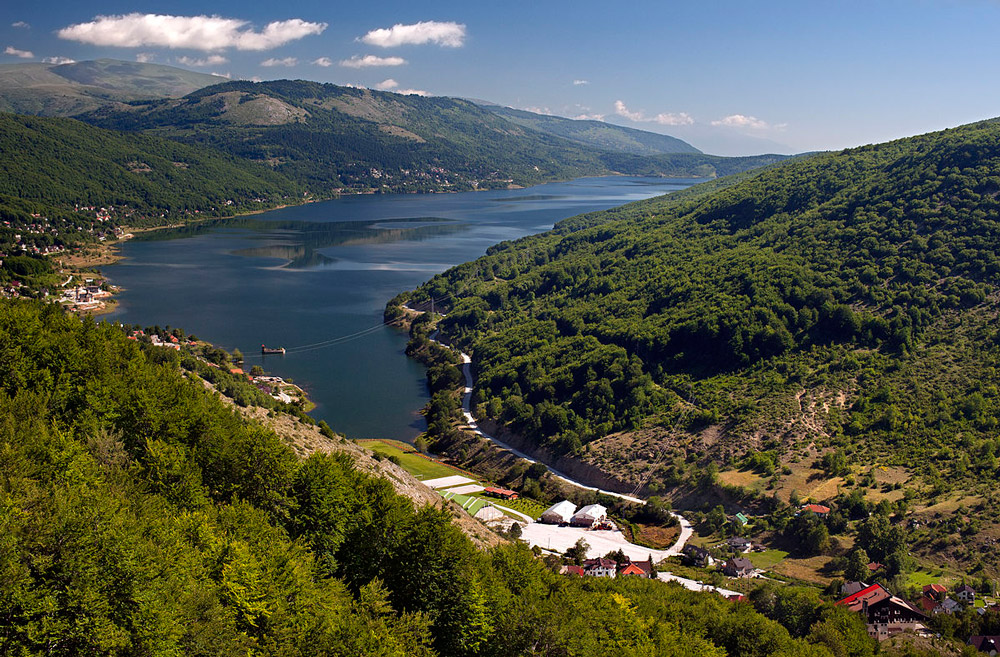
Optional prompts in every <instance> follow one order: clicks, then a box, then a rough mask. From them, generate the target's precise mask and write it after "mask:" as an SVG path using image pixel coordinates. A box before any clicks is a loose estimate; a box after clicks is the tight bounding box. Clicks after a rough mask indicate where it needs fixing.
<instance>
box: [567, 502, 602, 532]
mask: <svg viewBox="0 0 1000 657" xmlns="http://www.w3.org/2000/svg"><path fill="white" fill-rule="evenodd" d="M607 517H608V510H607V509H606V508H605V507H603V506H601V505H600V504H588V505H587V506H585V507H583V508H582V509H580V510H579V511H577V512H576V513H575V514H574V515H573V517H572V518H570V523H571V524H573V525H579V526H581V527H590V526H591V525H593V524H594V523H595V522H599V521H601V520H604V519H605V518H607Z"/></svg>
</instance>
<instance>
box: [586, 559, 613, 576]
mask: <svg viewBox="0 0 1000 657" xmlns="http://www.w3.org/2000/svg"><path fill="white" fill-rule="evenodd" d="M583 572H584V573H586V575H587V576H588V577H614V576H615V574H616V573H617V572H618V564H617V563H616V562H615V561H612V560H611V559H605V558H603V557H602V558H599V559H587V560H585V561H584V562H583Z"/></svg>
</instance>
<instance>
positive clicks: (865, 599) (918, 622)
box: [835, 584, 927, 641]
mask: <svg viewBox="0 0 1000 657" xmlns="http://www.w3.org/2000/svg"><path fill="white" fill-rule="evenodd" d="M835 604H837V605H839V606H842V607H847V608H848V609H850V610H851V611H854V612H857V613H859V614H862V615H863V616H864V617H865V622H866V625H867V626H868V634H870V635H871V636H872V637H874V638H875V639H877V640H879V641H885V640H886V639H888V638H889V637H891V636H895V635H896V634H899V633H900V632H903V631H906V630H912V631H915V632H925V631H926V630H927V628H926V627H924V625H923V621H924V620H925V619H926V616H925V615H924V614H922V613H920V611H919V610H918V609H916V608H915V607H914V606H913V605H911V604H910V603H909V602H907V601H906V600H903V599H902V598H899V597H896V596H894V595H892V594H891V593H889V592H888V591H887V590H886V589H885V588H884V587H883V586H882V585H881V584H872V585H871V586H869V587H867V588H864V589H862V590H860V591H858V592H857V593H855V594H853V595H849V596H847V597H846V598H844V599H843V600H838V601H837V602H836V603H835Z"/></svg>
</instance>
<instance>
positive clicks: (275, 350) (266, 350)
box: [260, 345, 285, 356]
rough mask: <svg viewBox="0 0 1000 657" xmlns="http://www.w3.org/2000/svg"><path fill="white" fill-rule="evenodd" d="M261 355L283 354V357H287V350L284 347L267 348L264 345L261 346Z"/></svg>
mask: <svg viewBox="0 0 1000 657" xmlns="http://www.w3.org/2000/svg"><path fill="white" fill-rule="evenodd" d="M260 353H262V354H265V355H266V354H281V355H282V356H284V355H285V348H284V347H265V346H264V345H261V346H260Z"/></svg>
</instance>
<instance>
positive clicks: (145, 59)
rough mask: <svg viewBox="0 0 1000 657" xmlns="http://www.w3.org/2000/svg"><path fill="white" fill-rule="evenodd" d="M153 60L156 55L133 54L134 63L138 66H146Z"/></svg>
mask: <svg viewBox="0 0 1000 657" xmlns="http://www.w3.org/2000/svg"><path fill="white" fill-rule="evenodd" d="M154 59H156V55H154V54H153V53H151V52H137V53H136V54H135V61H137V62H139V63H140V64H148V63H149V62H151V61H153V60H154Z"/></svg>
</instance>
